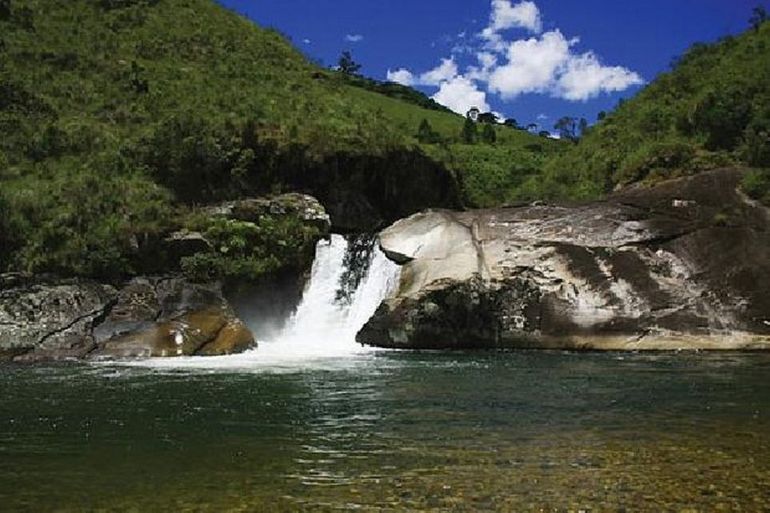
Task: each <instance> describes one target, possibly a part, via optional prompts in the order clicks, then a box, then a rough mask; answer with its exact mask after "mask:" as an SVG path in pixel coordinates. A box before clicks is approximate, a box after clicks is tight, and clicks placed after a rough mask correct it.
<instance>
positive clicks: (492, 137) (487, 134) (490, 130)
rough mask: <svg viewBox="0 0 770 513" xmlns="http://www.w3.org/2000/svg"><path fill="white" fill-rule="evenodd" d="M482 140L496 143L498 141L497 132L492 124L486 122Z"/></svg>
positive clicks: (482, 131) (482, 130)
mask: <svg viewBox="0 0 770 513" xmlns="http://www.w3.org/2000/svg"><path fill="white" fill-rule="evenodd" d="M481 140H482V141H484V142H485V143H487V144H494V143H495V142H496V141H497V132H495V128H494V127H493V126H492V125H489V124H485V125H484V128H482V129H481Z"/></svg>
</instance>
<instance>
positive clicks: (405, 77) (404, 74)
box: [388, 68, 416, 86]
mask: <svg viewBox="0 0 770 513" xmlns="http://www.w3.org/2000/svg"><path fill="white" fill-rule="evenodd" d="M388 82H395V83H397V84H401V85H405V86H413V85H416V84H415V78H414V75H413V74H412V72H411V71H409V70H408V69H404V68H400V69H397V70H395V71H391V70H388Z"/></svg>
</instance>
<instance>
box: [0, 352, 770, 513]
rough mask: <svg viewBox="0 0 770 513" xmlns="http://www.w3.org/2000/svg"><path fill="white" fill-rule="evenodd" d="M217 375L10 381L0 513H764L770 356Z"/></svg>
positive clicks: (617, 357) (466, 360) (419, 359)
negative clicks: (96, 512) (401, 512)
mask: <svg viewBox="0 0 770 513" xmlns="http://www.w3.org/2000/svg"><path fill="white" fill-rule="evenodd" d="M194 362H198V363H200V360H195V361H194ZM220 362H221V360H220ZM188 363H189V361H188ZM206 367H207V366H206V365H193V366H192V367H191V368H186V367H184V366H183V367H181V368H166V367H142V366H140V367H125V366H115V365H98V366H94V365H71V366H66V365H65V366H52V367H20V366H4V367H3V366H0V510H3V511H36V512H37V511H95V510H96V511H98V510H103V511H137V512H139V511H142V512H144V511H437V512H438V511H473V512H478V511H578V510H581V509H582V510H586V511H737V510H742V511H770V382H769V380H768V379H767V376H768V373H769V372H770V356H767V355H760V354H746V355H734V354H662V355H638V354H577V353H562V352H512V353H393V352H368V353H361V354H352V355H349V356H347V357H338V358H326V359H314V360H305V361H298V362H295V364H294V365H283V366H271V365H263V366H260V365H254V366H253V367H251V368H249V367H243V366H241V367H237V368H231V369H228V368H227V367H226V366H222V365H217V366H212V368H206Z"/></svg>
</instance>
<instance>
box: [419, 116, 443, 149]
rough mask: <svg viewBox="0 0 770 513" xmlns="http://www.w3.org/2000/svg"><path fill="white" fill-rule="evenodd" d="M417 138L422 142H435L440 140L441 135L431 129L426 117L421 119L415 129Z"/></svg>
mask: <svg viewBox="0 0 770 513" xmlns="http://www.w3.org/2000/svg"><path fill="white" fill-rule="evenodd" d="M417 140H418V141H420V142H421V143H423V144H436V143H439V142H441V136H440V135H439V134H438V133H437V132H435V131H434V130H433V127H432V126H430V123H429V122H428V120H427V119H423V120H422V121H421V122H420V126H419V128H418V129H417Z"/></svg>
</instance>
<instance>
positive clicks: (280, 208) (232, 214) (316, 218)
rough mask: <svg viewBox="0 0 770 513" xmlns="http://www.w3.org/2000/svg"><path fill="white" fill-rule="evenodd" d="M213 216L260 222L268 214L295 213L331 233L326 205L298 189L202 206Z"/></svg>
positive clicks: (291, 214) (286, 214) (309, 224)
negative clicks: (298, 191) (295, 191)
mask: <svg viewBox="0 0 770 513" xmlns="http://www.w3.org/2000/svg"><path fill="white" fill-rule="evenodd" d="M203 211H204V213H206V214H207V215H209V216H212V217H224V218H227V219H232V220H236V221H244V222H248V223H259V222H260V221H262V219H263V218H265V217H268V216H269V217H273V218H275V217H294V218H297V219H299V220H300V221H301V222H302V223H303V224H305V225H308V226H312V227H315V228H318V230H319V231H320V232H321V233H322V234H327V233H329V230H330V229H331V220H330V218H329V214H327V213H326V210H325V209H324V207H323V205H321V203H319V202H318V200H317V199H315V198H314V197H312V196H308V195H307V194H299V193H293V192H292V193H288V194H281V195H278V196H270V197H264V198H250V199H244V200H238V201H229V202H226V203H221V204H218V205H213V206H210V207H206V208H204V209H203Z"/></svg>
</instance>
